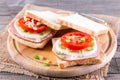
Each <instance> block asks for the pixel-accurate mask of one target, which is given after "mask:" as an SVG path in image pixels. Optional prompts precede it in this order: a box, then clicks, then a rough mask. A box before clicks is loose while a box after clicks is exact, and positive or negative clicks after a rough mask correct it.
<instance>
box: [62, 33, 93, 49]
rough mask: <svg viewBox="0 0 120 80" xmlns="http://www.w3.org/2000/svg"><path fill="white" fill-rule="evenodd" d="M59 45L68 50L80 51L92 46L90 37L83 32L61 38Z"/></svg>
mask: <svg viewBox="0 0 120 80" xmlns="http://www.w3.org/2000/svg"><path fill="white" fill-rule="evenodd" d="M61 43H62V44H63V45H64V46H65V47H67V48H69V49H72V50H81V49H85V48H87V47H89V46H91V45H92V37H91V36H90V35H89V34H87V33H84V32H70V33H66V34H64V35H63V36H62V37H61Z"/></svg>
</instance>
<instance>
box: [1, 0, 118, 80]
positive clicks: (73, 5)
mask: <svg viewBox="0 0 120 80" xmlns="http://www.w3.org/2000/svg"><path fill="white" fill-rule="evenodd" d="M27 3H30V4H35V5H39V6H48V7H53V8H59V9H64V10H72V11H76V12H83V13H90V14H106V15H112V16H118V17H119V16H120V6H119V3H120V0H0V31H2V30H3V29H4V28H5V27H6V25H7V24H8V23H9V22H10V20H11V19H12V18H13V17H14V16H15V15H16V14H17V13H18V12H19V11H20V10H21V9H22V8H23V6H24V5H25V4H27ZM119 41H120V35H119V36H118V49H117V52H116V54H115V56H114V57H113V59H112V61H111V64H110V67H109V71H108V77H106V78H105V79H106V80H120V42H119ZM0 80H38V79H36V78H34V77H29V76H25V75H17V74H12V73H0ZM65 80H66V79H65Z"/></svg>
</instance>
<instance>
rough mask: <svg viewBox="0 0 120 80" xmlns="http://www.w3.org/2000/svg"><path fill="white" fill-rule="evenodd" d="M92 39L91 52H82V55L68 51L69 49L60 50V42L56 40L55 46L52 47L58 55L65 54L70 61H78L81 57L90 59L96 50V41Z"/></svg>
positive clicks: (78, 52)
mask: <svg viewBox="0 0 120 80" xmlns="http://www.w3.org/2000/svg"><path fill="white" fill-rule="evenodd" d="M93 39H94V46H93V50H91V51H85V50H84V51H83V52H82V53H80V51H79V50H75V51H74V50H73V51H70V50H69V49H62V48H60V46H59V44H61V40H60V39H58V40H57V41H56V43H55V45H54V46H53V47H54V48H55V50H56V51H59V52H60V53H64V54H66V56H69V58H70V59H71V60H73V59H79V58H80V57H82V58H83V57H90V56H92V55H94V54H96V53H95V52H96V51H97V49H98V46H97V42H96V39H95V38H93Z"/></svg>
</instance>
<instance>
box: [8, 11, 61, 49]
mask: <svg viewBox="0 0 120 80" xmlns="http://www.w3.org/2000/svg"><path fill="white" fill-rule="evenodd" d="M60 17H61V15H58V14H56V13H53V12H51V11H36V10H26V11H25V14H24V16H23V17H20V18H18V19H16V20H15V21H14V22H13V23H12V24H11V26H10V27H9V29H8V32H9V34H10V36H11V37H12V38H14V39H15V40H17V41H18V42H20V43H22V44H25V45H27V46H29V47H32V48H43V47H44V46H45V45H46V44H47V42H48V41H49V40H50V39H51V38H52V37H53V35H54V34H55V33H56V31H57V30H59V29H60V28H61V25H60V24H58V23H56V20H57V19H58V18H60Z"/></svg>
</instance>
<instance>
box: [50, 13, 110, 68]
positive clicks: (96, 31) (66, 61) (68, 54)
mask: <svg viewBox="0 0 120 80" xmlns="http://www.w3.org/2000/svg"><path fill="white" fill-rule="evenodd" d="M57 22H58V23H59V24H61V25H64V26H68V27H70V28H73V29H76V30H78V31H75V32H68V33H66V34H64V35H62V36H61V37H60V38H53V49H52V51H53V52H54V53H55V55H56V59H57V63H58V66H59V67H60V68H65V67H68V66H75V65H88V64H89V65H90V64H99V63H102V62H104V60H105V54H104V52H103V51H102V49H101V46H100V43H99V40H98V35H101V34H107V32H108V30H109V28H108V27H107V26H105V25H102V24H99V23H96V22H94V21H92V20H89V19H87V18H85V17H83V16H81V15H79V14H73V15H70V16H67V17H64V18H59V19H58V21H57Z"/></svg>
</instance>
